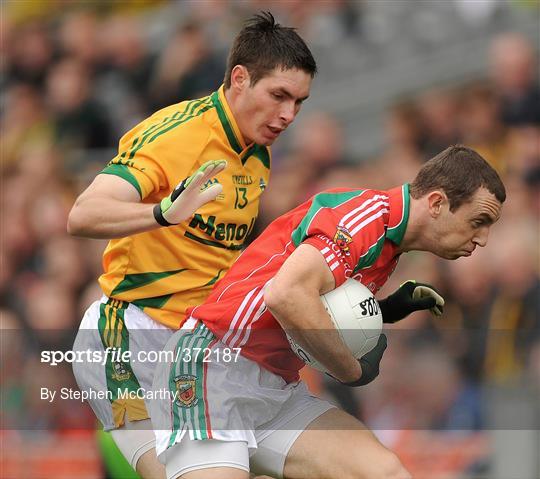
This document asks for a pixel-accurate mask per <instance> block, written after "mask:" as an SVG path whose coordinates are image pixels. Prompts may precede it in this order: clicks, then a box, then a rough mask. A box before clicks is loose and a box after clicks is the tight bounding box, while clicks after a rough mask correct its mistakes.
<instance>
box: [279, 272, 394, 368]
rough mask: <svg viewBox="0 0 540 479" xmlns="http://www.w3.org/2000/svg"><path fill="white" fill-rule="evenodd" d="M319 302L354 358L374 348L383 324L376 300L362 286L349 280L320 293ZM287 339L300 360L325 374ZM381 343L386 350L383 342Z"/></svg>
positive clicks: (305, 353)
mask: <svg viewBox="0 0 540 479" xmlns="http://www.w3.org/2000/svg"><path fill="white" fill-rule="evenodd" d="M321 301H322V302H323V304H324V307H325V309H326V311H327V312H328V314H329V315H330V319H331V320H332V322H333V323H334V326H335V328H336V329H337V330H338V331H339V335H340V338H341V340H342V341H343V342H344V343H345V345H346V346H347V347H348V348H349V350H350V351H351V353H352V355H353V356H354V357H355V358H357V359H360V358H362V357H363V356H364V355H366V354H367V353H369V352H370V351H371V350H373V349H374V348H375V347H376V346H377V344H378V342H379V336H380V335H381V330H382V325H383V321H382V315H381V311H380V308H379V304H378V303H377V300H376V299H375V298H374V296H373V294H372V293H371V291H370V290H369V289H367V288H366V287H365V286H364V285H363V284H362V283H360V282H358V281H355V280H352V279H348V280H347V281H346V282H345V283H343V284H342V285H341V286H340V287H338V288H336V289H334V290H333V291H330V292H328V293H326V294H323V295H322V296H321ZM383 336H384V335H383ZM287 338H288V339H289V343H290V345H291V348H292V350H293V351H294V352H295V354H296V355H297V356H298V357H299V358H300V359H302V360H303V361H304V362H305V363H306V364H308V365H309V366H311V367H313V368H315V369H318V370H319V371H323V372H327V371H326V369H325V367H324V366H323V365H322V364H320V363H319V362H318V361H317V360H316V359H315V358H314V357H313V356H312V355H311V354H310V353H309V352H308V351H306V350H305V349H304V348H302V347H301V346H300V345H299V344H297V343H296V342H295V341H294V340H293V339H292V338H291V337H289V336H287ZM385 339H386V338H385ZM384 343H385V347H386V341H384ZM381 356H382V353H381Z"/></svg>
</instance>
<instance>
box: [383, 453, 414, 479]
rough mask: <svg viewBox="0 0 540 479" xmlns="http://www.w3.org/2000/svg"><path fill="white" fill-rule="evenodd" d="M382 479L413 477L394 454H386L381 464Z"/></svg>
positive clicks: (406, 478)
mask: <svg viewBox="0 0 540 479" xmlns="http://www.w3.org/2000/svg"><path fill="white" fill-rule="evenodd" d="M379 467H380V476H378V477H380V479H411V478H412V476H411V475H410V474H409V473H408V472H407V470H406V469H405V468H404V467H403V464H401V461H400V460H399V459H398V457H397V456H396V455H395V454H394V453H393V452H390V451H388V452H386V454H384V456H383V457H382V458H381V461H380V463H379Z"/></svg>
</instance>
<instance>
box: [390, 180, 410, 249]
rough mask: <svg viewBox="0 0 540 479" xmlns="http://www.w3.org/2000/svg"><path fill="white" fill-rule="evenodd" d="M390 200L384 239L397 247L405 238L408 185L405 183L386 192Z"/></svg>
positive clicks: (407, 213) (407, 212) (408, 197)
mask: <svg viewBox="0 0 540 479" xmlns="http://www.w3.org/2000/svg"><path fill="white" fill-rule="evenodd" d="M387 193H388V197H389V199H390V217H389V219H388V227H387V229H386V238H387V239H389V240H390V241H392V242H393V243H394V244H396V245H397V246H399V245H400V244H401V242H402V241H403V236H405V231H406V230H407V222H408V221H409V207H410V196H409V185H408V184H407V183H405V184H404V185H402V186H398V187H397V188H392V189H391V190H388V192H387Z"/></svg>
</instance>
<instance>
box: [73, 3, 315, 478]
mask: <svg viewBox="0 0 540 479" xmlns="http://www.w3.org/2000/svg"><path fill="white" fill-rule="evenodd" d="M316 70H317V67H316V63H315V60H314V59H313V56H312V55H311V52H310V51H309V49H308V47H307V46H306V45H305V43H304V41H303V40H302V39H301V38H300V37H299V36H298V34H297V33H296V32H295V31H294V29H293V28H288V27H283V26H281V25H279V24H277V23H275V21H274V18H273V17H272V15H271V14H269V13H266V14H262V15H256V16H255V17H254V18H252V19H251V20H250V21H249V22H248V23H247V24H246V26H245V27H244V28H243V29H242V30H241V31H240V33H239V34H238V35H237V37H236V39H235V41H234V44H233V47H232V48H231V51H230V53H229V58H228V61H227V70H226V72H225V77H224V85H223V86H222V87H221V88H219V90H218V91H216V92H214V93H212V94H211V95H209V96H207V97H204V98H200V99H197V100H191V101H184V102H181V103H178V104H175V105H171V106H169V107H167V108H164V109H162V110H160V111H158V112H157V113H155V114H154V115H152V116H150V117H149V118H148V119H146V120H144V121H143V122H141V123H140V124H138V125H137V126H135V127H134V128H133V129H132V130H131V131H129V132H128V133H126V134H125V135H124V136H123V137H122V138H121V140H120V144H119V151H118V155H117V156H116V157H115V158H114V159H113V160H112V161H111V162H110V163H109V164H108V165H107V166H106V167H105V168H104V169H103V171H102V172H101V174H99V175H98V176H97V177H96V178H95V179H94V181H93V182H92V183H91V184H90V186H89V187H88V188H87V189H86V190H85V191H84V192H83V193H82V194H81V195H80V196H79V197H78V198H77V200H76V202H75V205H74V206H73V208H72V210H71V212H70V214H69V219H68V231H69V232H70V233H71V234H73V235H76V236H84V237H89V238H106V239H109V240H110V241H109V244H108V246H107V248H106V249H105V252H104V255H103V269H104V273H103V275H102V276H101V277H100V278H99V284H100V286H101V289H102V290H103V293H104V295H103V297H102V298H101V299H100V300H98V301H95V302H94V303H93V304H92V305H90V307H89V308H88V309H87V311H86V313H85V315H84V317H83V319H82V321H81V325H80V328H79V332H78V334H77V338H76V340H75V344H74V345H73V349H74V350H75V351H78V352H80V351H82V352H86V353H88V352H92V358H94V357H97V358H99V359H100V360H99V361H96V362H92V361H86V362H84V363H75V364H74V365H73V370H74V374H75V378H76V380H77V383H78V385H79V387H80V389H81V390H82V391H83V392H84V393H85V395H86V397H88V398H89V403H90V405H91V407H92V409H93V410H94V412H95V414H96V416H97V417H98V418H99V419H100V421H101V422H102V424H103V428H104V429H105V430H106V431H111V434H112V436H113V439H114V441H115V442H116V444H117V445H118V447H119V449H120V450H121V451H122V454H123V455H124V456H125V457H126V459H127V460H128V461H129V463H130V464H131V465H132V467H133V468H136V470H137V471H138V472H139V473H140V474H141V475H142V476H143V477H152V478H155V477H164V475H165V472H164V470H163V466H162V465H161V464H159V463H158V462H157V458H156V455H155V438H154V435H153V432H152V427H151V424H150V420H149V419H148V417H149V414H148V410H149V409H150V408H151V407H152V397H151V394H150V396H149V393H151V392H152V380H153V376H154V371H155V366H156V361H159V356H157V355H150V354H149V353H159V352H161V350H162V348H163V347H164V345H165V343H166V341H167V339H168V338H169V337H170V336H171V335H172V333H173V332H174V330H175V329H177V328H179V327H180V326H181V325H182V324H183V322H184V321H185V319H186V318H185V311H186V309H188V308H190V307H192V306H196V305H198V304H200V303H202V302H203V301H204V300H205V299H206V297H207V296H208V295H209V294H210V291H211V289H212V287H213V285H214V284H215V283H216V282H217V281H218V280H219V279H220V278H221V277H223V276H224V275H225V273H226V271H227V270H228V269H229V268H230V267H231V265H232V263H233V262H234V261H235V259H236V258H237V257H238V255H239V254H240V251H241V250H242V248H243V246H244V243H245V241H246V238H247V237H248V235H249V234H250V233H251V231H252V230H253V227H254V224H255V220H256V218H257V213H258V207H259V197H260V195H261V194H262V192H263V191H264V189H265V188H266V185H267V184H268V179H269V172H270V150H269V146H270V145H271V144H272V143H273V142H274V140H275V139H276V138H277V137H278V136H279V135H280V134H281V132H282V131H284V130H285V129H286V128H287V127H288V126H289V125H290V124H291V123H292V122H293V121H294V119H295V117H296V115H297V114H298V112H299V110H300V107H301V104H302V102H303V101H304V100H305V99H306V98H307V97H308V96H309V91H310V87H311V80H312V78H313V76H314V75H315V73H316Z"/></svg>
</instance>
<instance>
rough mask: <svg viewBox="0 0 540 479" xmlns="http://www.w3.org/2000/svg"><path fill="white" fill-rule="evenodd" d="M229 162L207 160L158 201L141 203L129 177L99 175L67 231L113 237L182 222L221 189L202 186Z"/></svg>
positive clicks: (72, 214) (79, 202)
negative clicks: (155, 203)
mask: <svg viewBox="0 0 540 479" xmlns="http://www.w3.org/2000/svg"><path fill="white" fill-rule="evenodd" d="M226 165H227V163H226V161H224V160H219V161H209V162H207V163H205V164H204V165H202V166H201V167H200V168H199V169H198V170H197V171H196V172H195V173H194V174H193V175H191V176H190V177H189V178H186V179H185V180H184V181H182V182H181V183H180V184H179V185H178V186H177V187H176V188H175V189H174V190H173V192H172V193H171V194H170V195H169V196H168V197H166V198H164V199H163V200H162V201H161V202H160V203H158V204H157V205H154V204H145V203H141V202H140V197H139V193H138V192H137V190H136V189H135V187H134V186H133V185H131V184H130V183H129V182H128V181H126V180H124V179H122V178H120V177H118V176H114V175H98V176H97V177H96V178H95V179H94V181H93V182H92V183H91V184H90V186H89V187H88V188H87V189H86V190H85V191H84V192H83V193H82V194H81V195H80V196H79V197H78V198H77V200H76V201H75V205H74V206H73V208H72V209H71V212H70V214H69V218H68V225H67V230H68V233H69V234H71V235H74V236H83V237H87V238H97V239H101V238H104V239H111V238H120V237H123V236H129V235H132V234H136V233H142V232H144V231H149V230H152V229H155V228H160V227H162V226H170V225H175V224H178V223H181V222H182V221H184V220H186V219H187V218H189V217H191V216H192V215H193V213H195V211H197V210H198V209H199V208H200V207H201V206H202V205H204V204H205V203H208V202H209V201H213V200H214V199H215V198H216V196H217V195H218V194H219V193H220V192H221V188H222V187H221V185H220V184H216V185H212V186H211V187H210V188H206V189H205V190H204V191H201V190H200V188H201V186H202V185H204V184H205V183H206V181H207V180H208V179H209V178H212V177H213V176H215V175H217V174H218V173H219V172H221V171H222V170H223V169H224V168H225V166H226Z"/></svg>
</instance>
